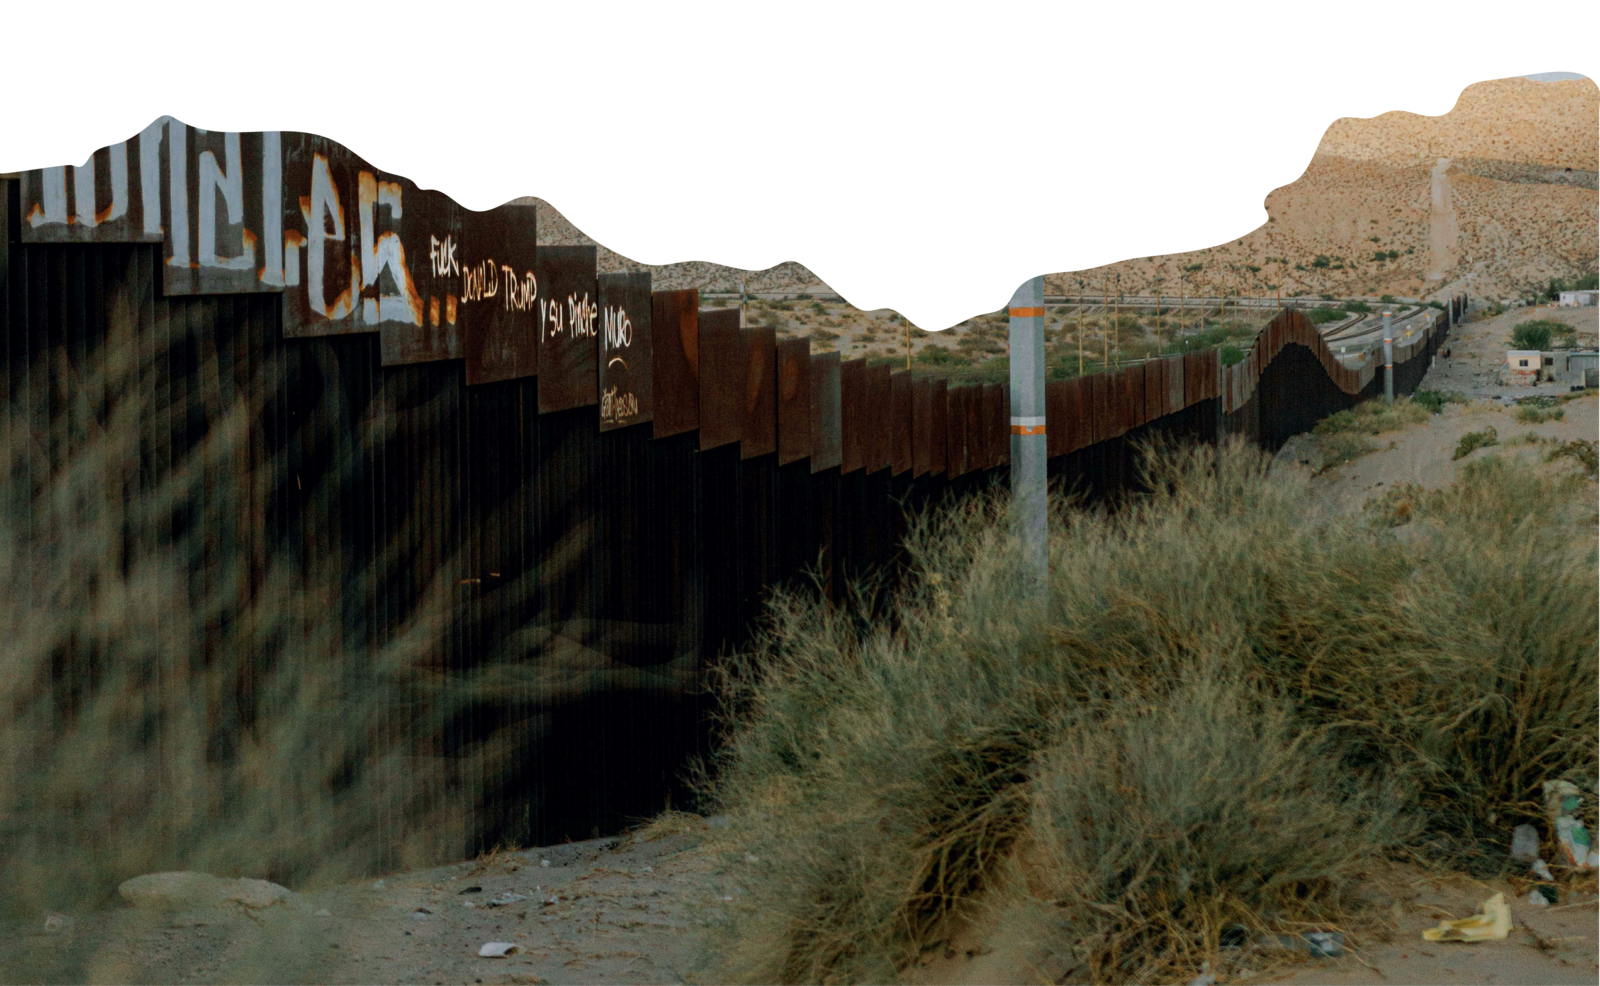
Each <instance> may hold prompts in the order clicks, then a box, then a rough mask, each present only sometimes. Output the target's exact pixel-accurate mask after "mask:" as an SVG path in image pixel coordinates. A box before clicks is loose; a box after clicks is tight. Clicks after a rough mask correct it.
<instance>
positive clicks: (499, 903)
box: [483, 890, 528, 907]
mask: <svg viewBox="0 0 1600 986" xmlns="http://www.w3.org/2000/svg"><path fill="white" fill-rule="evenodd" d="M527 899H528V898H527V897H526V896H525V895H523V894H514V893H512V892H511V891H509V890H507V891H506V892H505V893H503V894H501V895H500V896H498V897H496V898H495V899H494V900H486V901H484V902H483V906H484V907H505V906H506V905H507V904H515V903H516V902H517V901H519V900H527Z"/></svg>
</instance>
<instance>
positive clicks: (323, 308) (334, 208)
mask: <svg viewBox="0 0 1600 986" xmlns="http://www.w3.org/2000/svg"><path fill="white" fill-rule="evenodd" d="M300 215H301V216H302V217H303V218H304V219H305V221H306V280H307V282H308V283H307V285H306V295H307V298H306V300H307V303H308V304H309V305H310V307H311V310H312V311H314V312H316V313H317V314H318V315H321V316H322V317H323V318H330V319H338V318H344V317H345V316H346V315H348V314H350V308H351V299H352V298H354V297H355V296H356V295H357V294H358V293H359V291H360V285H359V284H358V283H357V282H356V278H357V277H358V276H359V275H358V274H357V273H356V272H355V271H353V270H352V271H351V274H350V282H351V283H350V287H349V288H348V289H346V290H345V291H343V292H341V293H340V295H339V296H338V297H337V298H335V299H334V301H333V305H332V307H329V305H328V301H327V285H325V284H324V283H323V271H324V266H325V257H326V251H327V244H328V242H329V241H342V240H343V239H344V238H345V233H344V206H343V205H342V204H340V202H339V189H338V188H337V187H336V186H335V185H334V183H333V173H332V171H330V170H329V167H328V158H327V156H326V155H322V154H317V155H314V156H313V157H312V160H311V194H310V196H308V197H306V198H303V199H301V200H300ZM325 217H326V219H331V220H332V221H333V230H332V231H331V232H330V231H329V230H328V228H327V224H326V223H325V222H324V218H325ZM285 246H286V247H287V244H286V245H285ZM295 266H296V268H298V266H299V265H298V263H296V264H295ZM297 273H298V270H297Z"/></svg>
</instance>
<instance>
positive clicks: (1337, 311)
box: [1306, 308, 1350, 325]
mask: <svg viewBox="0 0 1600 986" xmlns="http://www.w3.org/2000/svg"><path fill="white" fill-rule="evenodd" d="M1306 314H1307V315H1308V316H1310V318H1311V324H1313V325H1326V324H1327V323H1329V322H1337V321H1340V320H1341V319H1345V318H1349V317H1350V313H1349V312H1347V311H1345V310H1344V309H1342V308H1313V309H1311V310H1310V311H1309V312H1306Z"/></svg>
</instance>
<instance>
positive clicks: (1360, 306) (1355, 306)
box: [1343, 299, 1372, 315]
mask: <svg viewBox="0 0 1600 986" xmlns="http://www.w3.org/2000/svg"><path fill="white" fill-rule="evenodd" d="M1343 307H1344V309H1345V310H1346V311H1352V312H1360V313H1361V314H1363V315H1371V314H1372V306H1371V305H1369V304H1367V303H1366V302H1365V301H1361V300H1359V299H1356V300H1351V301H1347V302H1345V303H1344V305H1343Z"/></svg>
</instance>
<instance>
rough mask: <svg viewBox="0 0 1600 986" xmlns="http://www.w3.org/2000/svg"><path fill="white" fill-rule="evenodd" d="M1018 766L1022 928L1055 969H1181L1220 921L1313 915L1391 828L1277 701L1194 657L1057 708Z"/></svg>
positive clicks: (1333, 921)
mask: <svg viewBox="0 0 1600 986" xmlns="http://www.w3.org/2000/svg"><path fill="white" fill-rule="evenodd" d="M1062 719H1063V721H1062V722H1061V723H1060V724H1059V725H1058V732H1057V736H1056V739H1054V740H1053V742H1052V743H1051V744H1050V746H1049V748H1048V750H1047V751H1046V752H1045V753H1044V754H1042V755H1041V757H1040V758H1039V761H1038V763H1037V764H1036V766H1035V771H1036V772H1035V775H1034V782H1033V784H1032V790H1033V813H1032V816H1031V818H1030V836H1031V846H1032V848H1033V850H1034V851H1033V854H1032V855H1033V862H1034V864H1035V865H1034V866H1032V867H1031V869H1030V871H1029V872H1027V873H1026V874H1025V875H1024V878H1023V882H1025V885H1026V886H1027V887H1028V891H1029V893H1028V895H1029V897H1030V898H1031V899H1030V901H1029V903H1030V904H1032V906H1031V907H1029V908H1027V909H1025V910H1023V911H1022V912H1021V913H1024V914H1026V915H1028V919H1029V920H1028V923H1029V924H1030V926H1031V927H1030V928H1029V930H1030V931H1031V932H1032V934H1033V935H1034V936H1035V938H1036V940H1038V941H1040V942H1041V943H1042V945H1043V946H1044V951H1045V952H1046V956H1045V958H1046V959H1047V960H1048V962H1049V966H1048V967H1049V968H1052V969H1054V970H1056V971H1057V972H1058V973H1059V974H1061V978H1063V979H1066V980H1068V981H1090V982H1110V983H1119V982H1127V983H1146V982H1161V981H1178V980H1182V979H1184V978H1186V977H1187V976H1188V975H1192V970H1194V969H1196V968H1198V967H1200V966H1201V965H1202V963H1204V962H1206V961H1208V960H1209V959H1210V958H1211V957H1212V956H1214V955H1215V954H1216V952H1217V948H1218V944H1219V941H1218V939H1219V934H1220V933H1221V931H1222V930H1223V929H1224V928H1227V927H1230V926H1234V927H1242V928H1245V929H1249V930H1253V931H1256V932H1258V933H1261V934H1267V933H1270V930H1271V929H1274V928H1289V927H1294V926H1306V927H1317V928H1322V929H1327V928H1329V927H1331V926H1336V925H1338V924H1339V923H1340V921H1341V919H1342V918H1343V917H1344V916H1345V915H1346V914H1347V913H1348V912H1349V911H1350V909H1351V908H1352V905H1353V904H1354V901H1353V900H1352V899H1351V898H1350V893H1351V880H1350V877H1351V874H1352V873H1356V872H1360V871H1361V870H1362V869H1363V868H1365V866H1366V865H1367V864H1369V863H1370V862H1371V860H1372V858H1373V855H1374V851H1375V847H1381V846H1384V845H1393V844H1395V843H1396V842H1398V841H1399V839H1400V838H1401V837H1403V836H1404V835H1405V834H1407V832H1406V828H1405V824H1404V823H1403V822H1402V821H1401V820H1400V819H1399V818H1398V817H1397V812H1396V810H1395V801H1394V799H1393V797H1392V796H1388V797H1386V796H1385V795H1383V794H1381V793H1378V792H1375V791H1373V790H1372V789H1370V788H1369V787H1367V786H1365V785H1363V784H1361V783H1359V782H1352V781H1351V780H1350V779H1349V778H1348V775H1346V774H1345V772H1344V771H1343V770H1342V769H1341V765H1340V764H1339V762H1338V757H1337V755H1336V754H1335V753H1334V752H1333V751H1332V749H1331V748H1330V744H1329V743H1328V741H1327V740H1326V738H1325V737H1324V736H1322V735H1321V734H1319V733H1317V732H1315V731H1310V730H1306V729H1305V728H1304V726H1303V725H1302V724H1301V723H1299V722H1297V721H1296V719H1297V717H1296V715H1295V711H1294V707H1293V703H1292V702H1291V701H1289V700H1287V699H1286V698H1284V697H1282V696H1277V695H1273V694H1271V692H1270V691H1269V690H1268V689H1265V688H1263V687H1262V686H1261V685H1259V684H1256V683H1253V682H1251V681H1250V680H1249V679H1248V678H1247V677H1245V676H1244V675H1241V674H1239V673H1237V672H1230V671H1227V670H1224V669H1223V668H1222V667H1216V666H1213V667H1206V666H1205V665H1199V666H1196V667H1195V668H1192V669H1189V670H1187V671H1185V672H1184V673H1183V675H1182V678H1181V679H1180V681H1179V682H1178V684H1177V686H1176V687H1175V688H1173V689H1172V690H1171V691H1170V692H1168V693H1166V694H1164V695H1161V696H1160V697H1159V698H1156V697H1147V696H1144V695H1141V694H1140V693H1139V692H1138V691H1136V690H1130V691H1129V692H1128V693H1125V694H1123V695H1119V696H1116V697H1114V698H1112V699H1110V700H1108V701H1107V702H1106V703H1105V704H1104V705H1103V706H1101V707H1098V708H1094V709H1092V710H1084V709H1078V710H1065V711H1064V712H1063V715H1062Z"/></svg>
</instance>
